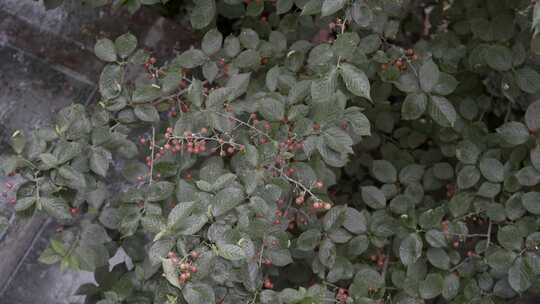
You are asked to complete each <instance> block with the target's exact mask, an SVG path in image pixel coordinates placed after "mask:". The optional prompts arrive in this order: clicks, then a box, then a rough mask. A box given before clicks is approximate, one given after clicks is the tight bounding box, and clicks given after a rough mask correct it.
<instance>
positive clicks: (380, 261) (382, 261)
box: [369, 251, 388, 268]
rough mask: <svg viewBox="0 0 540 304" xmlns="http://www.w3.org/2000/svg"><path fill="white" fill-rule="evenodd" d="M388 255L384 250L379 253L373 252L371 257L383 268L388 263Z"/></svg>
mask: <svg viewBox="0 0 540 304" xmlns="http://www.w3.org/2000/svg"><path fill="white" fill-rule="evenodd" d="M387 258H388V257H387V256H386V255H384V254H383V253H382V252H380V251H378V252H377V254H372V255H371V256H370V257H369V259H370V260H371V261H373V262H377V266H378V267H379V268H383V267H384V264H385V263H386V259H387Z"/></svg>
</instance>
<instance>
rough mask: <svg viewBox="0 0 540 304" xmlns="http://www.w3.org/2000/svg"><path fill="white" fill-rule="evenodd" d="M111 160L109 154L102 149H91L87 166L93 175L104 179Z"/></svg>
mask: <svg viewBox="0 0 540 304" xmlns="http://www.w3.org/2000/svg"><path fill="white" fill-rule="evenodd" d="M111 159H112V156H111V152H109V151H108V150H106V149H105V148H102V147H95V148H92V152H91V153H90V159H89V165H90V169H91V170H92V171H94V173H96V174H98V175H101V176H103V177H105V176H106V175H107V171H108V170H109V162H110V160H111Z"/></svg>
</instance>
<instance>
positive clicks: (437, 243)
mask: <svg viewBox="0 0 540 304" xmlns="http://www.w3.org/2000/svg"><path fill="white" fill-rule="evenodd" d="M426 241H427V242H428V244H429V245H430V246H432V247H435V248H443V247H446V246H447V244H446V236H445V235H444V233H443V232H442V231H439V230H435V229H431V230H429V231H428V232H426Z"/></svg>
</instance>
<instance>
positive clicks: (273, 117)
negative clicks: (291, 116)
mask: <svg viewBox="0 0 540 304" xmlns="http://www.w3.org/2000/svg"><path fill="white" fill-rule="evenodd" d="M258 106H259V113H261V115H262V116H263V117H264V118H265V119H267V120H269V121H280V120H282V119H283V118H284V117H285V105H284V104H283V103H282V102H281V101H279V100H276V99H273V98H263V99H261V100H260V101H259V103H258Z"/></svg>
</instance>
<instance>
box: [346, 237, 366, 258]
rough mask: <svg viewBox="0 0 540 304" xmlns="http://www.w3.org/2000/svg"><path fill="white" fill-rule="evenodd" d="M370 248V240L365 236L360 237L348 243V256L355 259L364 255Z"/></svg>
mask: <svg viewBox="0 0 540 304" xmlns="http://www.w3.org/2000/svg"><path fill="white" fill-rule="evenodd" d="M368 247H369V239H368V237H367V236H365V235H363V234H362V235H358V236H356V237H354V238H352V239H351V240H350V241H349V243H347V254H348V255H351V256H353V257H356V256H359V255H361V254H362V253H364V252H365V251H366V250H367V249H368Z"/></svg>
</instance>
